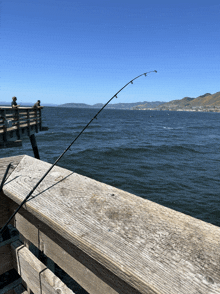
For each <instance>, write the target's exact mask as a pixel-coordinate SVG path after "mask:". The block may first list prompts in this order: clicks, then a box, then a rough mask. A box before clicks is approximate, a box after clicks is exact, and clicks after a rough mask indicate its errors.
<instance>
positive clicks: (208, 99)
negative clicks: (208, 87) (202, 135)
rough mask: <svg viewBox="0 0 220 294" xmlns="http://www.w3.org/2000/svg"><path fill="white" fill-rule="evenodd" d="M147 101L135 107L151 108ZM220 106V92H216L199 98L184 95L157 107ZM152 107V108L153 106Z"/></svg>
mask: <svg viewBox="0 0 220 294" xmlns="http://www.w3.org/2000/svg"><path fill="white" fill-rule="evenodd" d="M149 108H151V107H149V106H148V104H147V103H145V104H143V103H142V104H140V105H138V106H136V107H135V108H133V109H140V110H141V109H143V110H144V109H149ZM208 108H217V109H218V108H220V92H217V93H215V94H210V93H206V94H204V95H201V96H199V97H197V98H191V97H184V98H182V99H180V100H172V101H170V102H166V103H163V104H161V105H158V106H157V107H155V109H157V110H177V109H183V110H187V109H208ZM151 109H152V108H151Z"/></svg>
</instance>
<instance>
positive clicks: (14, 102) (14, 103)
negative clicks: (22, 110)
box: [11, 96, 20, 108]
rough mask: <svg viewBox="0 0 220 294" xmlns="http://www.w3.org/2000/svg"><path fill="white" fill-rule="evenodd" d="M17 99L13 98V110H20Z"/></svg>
mask: <svg viewBox="0 0 220 294" xmlns="http://www.w3.org/2000/svg"><path fill="white" fill-rule="evenodd" d="M16 101H17V97H15V96H14V97H12V102H11V107H12V108H18V107H19V106H20V105H18V104H17V102H16Z"/></svg>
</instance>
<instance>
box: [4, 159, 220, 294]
mask: <svg viewBox="0 0 220 294" xmlns="http://www.w3.org/2000/svg"><path fill="white" fill-rule="evenodd" d="M49 166H50V164H48V163H44V162H42V161H39V160H36V159H33V158H30V157H28V156H25V157H24V158H23V159H22V161H21V162H20V164H19V166H18V167H17V168H16V169H15V170H14V172H13V173H12V174H11V176H10V178H9V179H8V184H7V185H5V187H4V193H5V194H6V195H7V196H8V197H10V198H11V199H13V200H14V201H15V202H17V203H20V202H21V201H22V200H23V199H24V197H25V196H26V195H27V194H28V193H29V191H30V190H31V189H32V187H33V186H34V185H35V184H36V182H37V181H38V180H39V179H40V178H41V176H42V174H43V173H44V172H45V171H46V170H47V169H48V168H49ZM25 209H26V210H27V211H29V212H30V213H31V214H33V215H34V216H36V218H38V219H39V220H40V221H42V222H43V223H44V224H45V225H47V226H48V227H50V228H52V229H53V230H54V231H55V232H56V233H57V234H58V235H60V236H62V238H63V239H64V240H66V242H67V243H68V244H73V245H74V246H75V247H76V248H78V249H80V250H81V251H83V252H85V253H86V254H87V255H88V256H90V257H92V258H93V260H96V261H97V262H98V263H100V264H101V265H102V266H104V267H105V268H106V269H108V270H109V271H110V272H112V273H113V274H115V275H116V276H118V277H119V278H120V279H121V280H123V281H125V282H126V283H127V284H128V285H130V286H132V287H134V288H135V289H137V290H138V291H139V292H140V293H169V294H176V293H181V294H188V293H191V294H194V293H202V294H209V293H212V294H217V293H218V294H219V293H220V263H219V262H218V261H219V260H220V228H219V227H216V226H214V225H211V224H208V223H205V222H203V221H200V220H197V219H195V218H192V217H190V216H187V215H184V214H182V213H179V212H176V211H174V210H171V209H168V208H166V207H163V206H161V205H158V204H156V203H153V202H151V201H148V200H144V199H142V198H139V197H137V196H135V195H132V194H129V193H127V192H124V191H121V190H119V189H116V188H114V187H111V186H108V185H105V184H102V183H100V182H97V181H94V180H92V179H89V178H87V177H84V176H81V175H78V174H76V173H72V172H70V171H68V170H65V169H62V168H59V167H55V168H54V169H53V170H52V171H51V172H50V174H49V175H48V176H47V177H46V178H45V180H44V181H43V182H42V183H41V185H40V186H39V187H38V188H37V190H36V191H35V193H34V195H33V197H32V199H31V200H30V201H28V203H27V204H26V206H25Z"/></svg>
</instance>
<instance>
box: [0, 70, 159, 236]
mask: <svg viewBox="0 0 220 294" xmlns="http://www.w3.org/2000/svg"><path fill="white" fill-rule="evenodd" d="M151 72H157V71H156V70H153V71H149V72H145V73H143V74H141V75H139V76H137V77H135V78H134V79H132V80H130V81H129V82H128V83H127V84H126V85H124V86H123V87H122V88H121V89H120V90H119V91H118V92H117V93H115V94H114V95H113V96H112V97H111V98H110V99H109V100H108V102H106V103H105V104H104V105H103V107H102V108H101V109H100V110H99V111H98V112H97V113H96V114H95V116H94V117H93V118H92V119H91V120H90V121H89V122H88V123H87V125H86V126H85V127H84V128H83V129H82V131H81V132H80V133H79V134H78V135H77V136H76V137H75V138H74V140H73V141H72V142H71V143H70V144H69V146H68V147H67V148H66V149H65V150H64V151H63V153H62V154H61V155H60V156H59V157H58V158H57V160H56V161H55V162H54V163H53V164H52V165H51V167H50V168H49V169H48V170H47V171H46V172H45V174H44V175H43V176H42V177H41V179H40V180H39V181H38V182H37V183H36V185H35V186H34V187H33V188H32V190H31V191H30V192H29V193H28V195H27V196H26V197H25V198H24V200H23V201H22V202H21V204H20V205H19V206H18V208H17V209H16V210H15V211H14V213H13V214H12V215H11V217H10V218H9V219H8V221H7V222H6V223H5V225H4V226H3V227H2V228H1V229H0V234H2V233H3V232H4V231H5V229H6V228H7V225H8V224H9V223H10V221H11V220H12V219H13V217H14V216H15V215H16V214H17V213H18V211H19V210H20V209H21V207H22V206H23V205H24V204H25V203H26V202H27V200H28V199H29V198H30V197H31V195H32V194H33V192H34V191H35V190H36V189H37V187H38V186H39V185H40V183H41V182H42V181H43V180H44V179H45V177H46V176H47V175H48V174H49V172H50V171H51V170H52V168H53V167H54V166H55V165H56V164H57V163H58V161H59V160H60V159H61V158H62V157H63V156H64V154H65V153H66V152H67V151H68V150H69V149H70V147H71V146H72V145H73V144H74V143H75V142H76V140H77V139H78V138H79V137H80V136H81V135H82V133H83V132H84V131H85V130H86V129H87V128H88V126H89V125H90V124H91V123H92V121H93V120H94V119H96V118H97V116H98V115H99V113H100V112H101V111H102V110H103V109H104V108H105V107H106V106H107V105H108V104H109V103H110V102H111V101H112V100H113V99H114V98H117V95H118V94H119V93H120V92H121V91H122V90H123V89H124V88H125V87H127V86H128V85H129V84H133V81H134V80H136V79H138V78H139V77H141V76H147V74H148V73H151Z"/></svg>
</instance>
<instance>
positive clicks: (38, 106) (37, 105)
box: [33, 100, 43, 108]
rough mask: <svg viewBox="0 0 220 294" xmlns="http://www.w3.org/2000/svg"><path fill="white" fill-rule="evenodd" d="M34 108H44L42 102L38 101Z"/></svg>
mask: <svg viewBox="0 0 220 294" xmlns="http://www.w3.org/2000/svg"><path fill="white" fill-rule="evenodd" d="M33 108H43V106H40V100H37V102H36V103H35V104H34V106H33Z"/></svg>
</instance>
